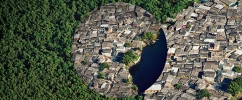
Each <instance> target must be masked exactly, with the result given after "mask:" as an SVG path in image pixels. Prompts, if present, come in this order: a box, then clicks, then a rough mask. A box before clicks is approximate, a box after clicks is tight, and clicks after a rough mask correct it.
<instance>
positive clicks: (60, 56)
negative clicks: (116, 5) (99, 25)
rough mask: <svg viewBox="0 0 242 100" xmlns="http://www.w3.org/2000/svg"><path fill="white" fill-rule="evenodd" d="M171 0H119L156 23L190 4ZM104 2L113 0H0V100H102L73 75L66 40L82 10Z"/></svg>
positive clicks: (88, 9)
mask: <svg viewBox="0 0 242 100" xmlns="http://www.w3.org/2000/svg"><path fill="white" fill-rule="evenodd" d="M116 1H120V0H116ZM168 1H169V2H168ZM173 1H174V2H175V1H178V2H176V3H174V2H172V1H170V0H164V1H157V0H145V1H141V0H123V2H130V3H131V4H136V5H138V6H141V7H142V8H144V9H146V10H148V11H150V12H151V13H152V14H153V15H154V16H155V17H156V18H157V20H159V21H164V20H165V19H166V18H167V16H170V17H174V15H173V14H174V13H177V12H179V11H180V10H182V9H183V8H185V7H186V6H187V5H189V4H191V2H188V1H187V0H173ZM110 2H115V0H109V1H108V0H105V1H104V0H96V1H86V0H75V1H71V0H58V1H48V0H35V1H21V0H18V1H14V0H6V1H2V2H1V3H0V4H1V6H2V9H0V12H1V15H0V16H1V18H0V23H1V24H0V47H1V48H2V49H1V50H0V55H1V57H0V76H1V78H0V85H1V88H0V97H1V99H36V98H38V99H41V100H43V99H57V98H58V99H82V100H83V99H87V100H93V99H99V100H100V99H108V98H107V97H104V96H101V95H99V94H98V93H96V92H94V91H92V90H90V89H88V88H87V87H86V86H85V85H84V84H83V83H82V81H81V79H80V78H79V77H78V75H77V74H76V71H75V69H74V67H73V62H72V61H71V43H72V39H73V34H74V30H75V29H76V27H77V25H78V24H79V23H80V22H81V20H82V19H83V18H84V17H85V16H86V15H87V14H88V12H90V11H92V10H94V9H96V8H97V7H98V6H101V5H104V4H107V3H110ZM178 5H179V6H178ZM109 99H111V98H109Z"/></svg>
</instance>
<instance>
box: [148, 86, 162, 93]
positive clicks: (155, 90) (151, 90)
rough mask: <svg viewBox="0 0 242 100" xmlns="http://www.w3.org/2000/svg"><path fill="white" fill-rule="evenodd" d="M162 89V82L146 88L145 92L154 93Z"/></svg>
mask: <svg viewBox="0 0 242 100" xmlns="http://www.w3.org/2000/svg"><path fill="white" fill-rule="evenodd" d="M160 91H161V84H153V85H152V86H150V87H149V88H148V89H146V90H145V92H144V94H152V93H156V92H160Z"/></svg>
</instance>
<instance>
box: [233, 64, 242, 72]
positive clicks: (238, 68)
mask: <svg viewBox="0 0 242 100" xmlns="http://www.w3.org/2000/svg"><path fill="white" fill-rule="evenodd" d="M233 70H234V71H235V72H237V73H241V72H242V67H240V66H235V67H234V68H233Z"/></svg>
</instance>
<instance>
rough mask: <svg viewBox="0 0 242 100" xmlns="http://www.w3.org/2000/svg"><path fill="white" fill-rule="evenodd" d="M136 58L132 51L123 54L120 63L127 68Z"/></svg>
mask: <svg viewBox="0 0 242 100" xmlns="http://www.w3.org/2000/svg"><path fill="white" fill-rule="evenodd" d="M138 58H139V56H138V54H137V53H136V52H135V51H134V50H130V51H128V52H126V53H125V54H124V56H123V57H122V61H121V62H122V63H124V64H125V65H127V66H128V65H129V64H130V63H132V62H134V61H136V60H138Z"/></svg>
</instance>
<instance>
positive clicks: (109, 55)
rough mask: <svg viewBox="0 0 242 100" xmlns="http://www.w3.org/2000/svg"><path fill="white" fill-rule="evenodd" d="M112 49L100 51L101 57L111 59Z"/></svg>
mask: <svg viewBox="0 0 242 100" xmlns="http://www.w3.org/2000/svg"><path fill="white" fill-rule="evenodd" d="M111 53H112V49H102V55H104V56H107V57H111V56H112V54H111Z"/></svg>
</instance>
